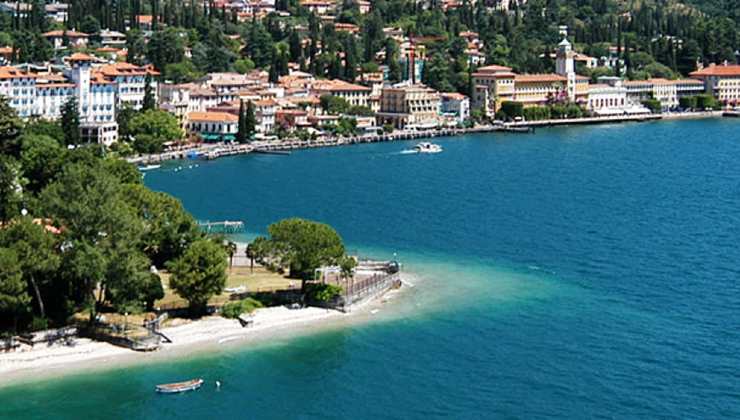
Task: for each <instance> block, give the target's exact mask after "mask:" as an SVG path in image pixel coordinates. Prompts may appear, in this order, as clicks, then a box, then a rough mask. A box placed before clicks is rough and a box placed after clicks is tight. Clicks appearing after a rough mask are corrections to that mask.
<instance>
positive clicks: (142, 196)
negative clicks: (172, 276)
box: [123, 184, 201, 267]
mask: <svg viewBox="0 0 740 420" xmlns="http://www.w3.org/2000/svg"><path fill="white" fill-rule="evenodd" d="M123 195H124V197H125V200H126V202H128V204H130V205H131V206H132V208H133V210H134V212H135V214H136V215H137V216H138V218H139V220H141V221H142V222H143V224H144V231H143V235H142V245H143V246H142V249H143V251H144V253H145V254H146V255H147V256H148V257H149V258H150V259H151V262H152V264H154V265H155V266H157V267H164V265H165V263H166V262H167V261H170V260H173V259H175V258H179V257H180V256H182V254H183V253H184V252H185V250H186V249H187V247H188V245H189V244H190V243H192V242H193V241H195V240H196V239H198V238H200V237H201V233H200V231H199V229H198V224H197V223H196V221H195V219H193V216H192V215H190V214H189V213H188V212H187V211H185V209H184V208H183V206H182V203H181V202H180V200H178V199H176V198H175V197H172V196H170V195H168V194H165V193H162V192H156V191H152V190H150V189H148V188H147V187H145V186H144V185H142V184H130V185H125V186H124V187H123Z"/></svg>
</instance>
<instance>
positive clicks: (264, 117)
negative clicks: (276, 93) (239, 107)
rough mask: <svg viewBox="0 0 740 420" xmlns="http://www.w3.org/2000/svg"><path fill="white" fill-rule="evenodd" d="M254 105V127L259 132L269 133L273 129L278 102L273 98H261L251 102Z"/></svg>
mask: <svg viewBox="0 0 740 420" xmlns="http://www.w3.org/2000/svg"><path fill="white" fill-rule="evenodd" d="M252 104H253V105H254V116H255V119H256V120H257V126H256V127H255V128H256V130H257V132H258V133H260V134H269V133H271V132H272V131H273V130H274V129H275V117H276V114H277V111H278V103H277V102H276V101H275V100H273V99H262V100H258V101H254V102H252Z"/></svg>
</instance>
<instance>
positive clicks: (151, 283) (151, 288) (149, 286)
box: [143, 273, 164, 311]
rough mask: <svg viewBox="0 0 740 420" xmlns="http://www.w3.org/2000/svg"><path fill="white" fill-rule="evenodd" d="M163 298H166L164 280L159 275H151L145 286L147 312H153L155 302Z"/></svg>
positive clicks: (144, 294)
mask: <svg viewBox="0 0 740 420" xmlns="http://www.w3.org/2000/svg"><path fill="white" fill-rule="evenodd" d="M162 298H164V287H162V280H161V279H160V278H159V275H157V274H155V273H151V274H150V275H149V279H148V280H147V281H146V282H145V283H144V285H143V300H144V303H145V305H146V310H147V311H151V310H153V309H154V302H155V301H157V300H159V299H162Z"/></svg>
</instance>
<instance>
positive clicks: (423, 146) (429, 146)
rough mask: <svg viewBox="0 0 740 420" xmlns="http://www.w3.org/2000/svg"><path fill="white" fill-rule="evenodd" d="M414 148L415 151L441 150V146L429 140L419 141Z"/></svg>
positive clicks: (431, 151)
mask: <svg viewBox="0 0 740 420" xmlns="http://www.w3.org/2000/svg"><path fill="white" fill-rule="evenodd" d="M414 150H416V152H417V153H439V152H441V151H442V146H440V145H438V144H434V143H429V142H421V143H419V144H417V145H416V146H414Z"/></svg>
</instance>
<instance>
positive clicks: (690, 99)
mask: <svg viewBox="0 0 740 420" xmlns="http://www.w3.org/2000/svg"><path fill="white" fill-rule="evenodd" d="M696 103H697V101H696V96H683V97H681V98H679V99H678V106H680V107H681V108H683V109H694V108H696Z"/></svg>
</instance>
